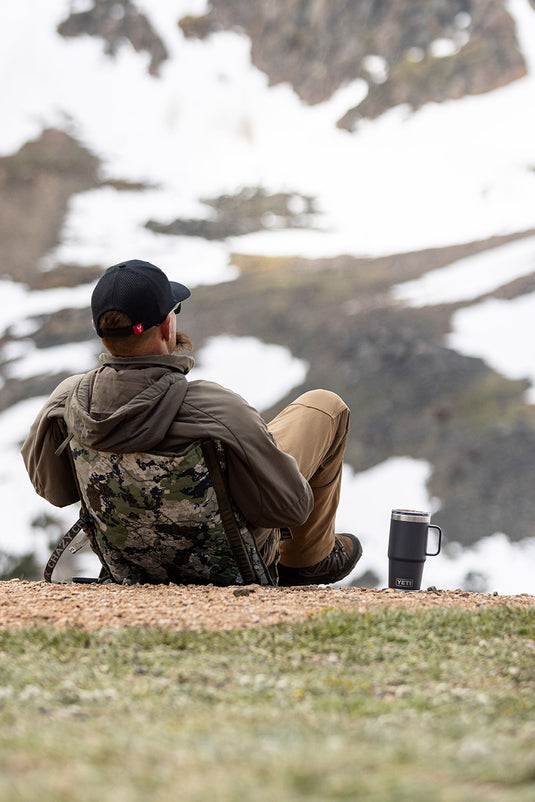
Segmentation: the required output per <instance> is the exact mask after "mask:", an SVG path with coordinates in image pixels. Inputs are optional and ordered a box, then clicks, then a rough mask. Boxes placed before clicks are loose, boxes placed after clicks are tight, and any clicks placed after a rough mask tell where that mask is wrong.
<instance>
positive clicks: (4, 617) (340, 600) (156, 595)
mask: <svg viewBox="0 0 535 802" xmlns="http://www.w3.org/2000/svg"><path fill="white" fill-rule="evenodd" d="M497 604H502V605H509V606H522V607H530V608H535V596H531V595H528V594H521V595H518V596H499V595H497V594H488V593H468V592H466V591H462V590H434V589H433V590H428V591H421V592H418V593H414V592H413V593H405V592H396V591H394V590H390V589H383V590H369V589H367V588H336V587H314V586H310V585H309V586H307V587H302V588H297V587H296V588H273V587H260V586H259V585H247V586H244V587H228V588H219V587H214V586H213V585H207V586H199V585H132V586H126V585H82V584H72V583H71V584H50V583H47V582H28V581H24V580H19V579H13V580H10V581H7V582H0V629H20V628H22V627H34V626H51V627H56V628H62V627H69V626H72V627H77V628H79V629H87V630H91V629H118V628H121V627H130V626H141V627H166V628H170V629H172V630H200V629H210V630H224V629H239V628H244V627H254V626H262V625H267V624H276V623H278V622H280V621H303V620H305V619H307V618H308V617H310V616H311V615H313V614H315V613H318V612H320V611H321V610H324V609H333V608H336V609H342V610H348V611H350V610H351V611H353V610H357V611H358V612H365V611H367V610H370V609H373V608H374V607H378V606H385V605H386V606H399V607H405V608H407V607H408V608H420V609H426V608H432V607H438V606H449V607H451V606H458V607H459V606H460V607H480V606H482V605H497Z"/></svg>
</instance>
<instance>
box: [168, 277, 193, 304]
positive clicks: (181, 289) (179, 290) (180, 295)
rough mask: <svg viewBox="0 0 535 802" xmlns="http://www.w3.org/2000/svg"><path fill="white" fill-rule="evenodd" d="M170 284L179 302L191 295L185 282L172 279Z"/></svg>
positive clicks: (174, 296)
mask: <svg viewBox="0 0 535 802" xmlns="http://www.w3.org/2000/svg"><path fill="white" fill-rule="evenodd" d="M169 284H170V285H171V292H172V293H173V298H174V299H175V301H176V303H177V304H179V303H180V302H181V301H185V300H186V298H189V297H190V295H191V292H190V291H189V290H188V288H187V287H185V286H184V285H183V284H179V283H178V281H170V282H169Z"/></svg>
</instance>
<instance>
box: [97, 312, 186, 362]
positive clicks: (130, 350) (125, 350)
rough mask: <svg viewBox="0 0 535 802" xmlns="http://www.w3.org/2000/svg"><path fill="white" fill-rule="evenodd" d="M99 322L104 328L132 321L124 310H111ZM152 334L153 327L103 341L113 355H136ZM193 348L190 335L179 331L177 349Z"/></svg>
mask: <svg viewBox="0 0 535 802" xmlns="http://www.w3.org/2000/svg"><path fill="white" fill-rule="evenodd" d="M98 324H99V326H100V328H102V329H122V328H125V327H126V326H131V325H132V321H131V319H130V318H129V317H128V315H125V314H124V312H117V311H116V310H112V311H111V312H104V313H103V314H102V315H101V316H100V318H99V321H98ZM152 335H153V331H152V329H147V331H143V332H142V333H141V334H128V335H127V336H126V337H103V338H102V343H103V345H104V347H105V348H106V349H107V350H108V351H109V352H110V354H112V355H113V356H136V354H138V353H139V352H140V351H142V350H143V349H144V346H145V345H146V343H147V341H148V340H150V339H151V337H152ZM192 349H193V343H192V341H191V339H190V337H189V335H188V334H185V333H184V332H183V331H177V333H176V349H175V350H176V351H191V350H192Z"/></svg>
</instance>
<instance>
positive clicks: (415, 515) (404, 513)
mask: <svg viewBox="0 0 535 802" xmlns="http://www.w3.org/2000/svg"><path fill="white" fill-rule="evenodd" d="M392 520H393V521H409V522H410V523H429V521H430V520H431V515H430V513H428V512H423V511H422V510H392Z"/></svg>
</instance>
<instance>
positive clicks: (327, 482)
mask: <svg viewBox="0 0 535 802" xmlns="http://www.w3.org/2000/svg"><path fill="white" fill-rule="evenodd" d="M349 415H350V412H349V408H348V407H347V405H346V404H345V403H344V402H343V401H342V399H341V398H340V397H339V396H338V395H336V393H331V392H330V391H328V390H310V391H309V392H308V393H303V395H301V396H299V398H297V399H296V400H295V401H293V402H292V403H291V404H289V406H287V407H286V408H285V409H283V410H282V412H281V413H280V414H279V415H277V417H276V418H274V419H273V420H272V421H271V423H268V428H269V430H270V432H271V433H272V434H273V436H274V437H275V440H276V441H277V445H278V446H279V448H281V449H282V450H283V451H286V453H288V454H291V455H292V456H293V457H295V459H296V460H297V464H298V466H299V470H300V471H301V473H302V474H303V476H304V477H305V479H307V480H308V482H309V484H310V486H311V487H312V492H313V494H314V509H313V510H312V512H311V514H310V516H309V517H308V520H307V521H306V523H304V524H302V525H301V526H294V527H292V534H293V539H292V540H284V541H282V542H281V544H280V553H281V563H282V564H283V565H287V566H288V567H291V568H304V567H308V566H311V565H315V564H316V563H317V562H319V561H320V560H322V559H323V558H324V557H326V556H327V555H328V554H329V553H330V552H331V550H332V548H333V546H334V534H335V532H334V520H335V516H336V510H337V507H338V502H339V499H340V484H341V480H342V463H343V458H344V451H345V445H346V440H347V434H348V431H349Z"/></svg>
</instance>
